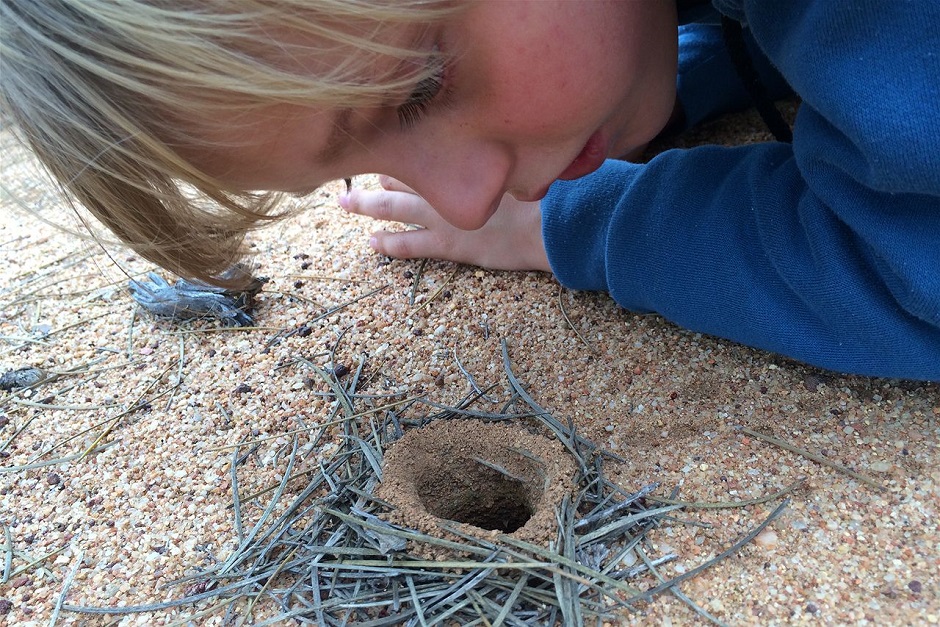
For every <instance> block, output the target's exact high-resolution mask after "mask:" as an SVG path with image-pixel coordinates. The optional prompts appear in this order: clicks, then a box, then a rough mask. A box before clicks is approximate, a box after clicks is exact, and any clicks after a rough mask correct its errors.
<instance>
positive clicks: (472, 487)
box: [378, 419, 575, 542]
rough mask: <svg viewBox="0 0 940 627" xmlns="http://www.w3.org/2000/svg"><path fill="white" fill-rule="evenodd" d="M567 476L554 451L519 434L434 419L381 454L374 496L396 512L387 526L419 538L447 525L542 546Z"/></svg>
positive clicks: (561, 453)
mask: <svg viewBox="0 0 940 627" xmlns="http://www.w3.org/2000/svg"><path fill="white" fill-rule="evenodd" d="M574 471H575V467H574V463H573V461H572V460H571V458H570V456H569V455H568V453H567V451H566V450H565V449H564V447H563V446H561V444H559V443H558V442H556V441H553V440H550V439H548V438H546V437H543V436H540V435H535V434H532V433H530V432H528V431H526V430H525V429H522V428H521V427H518V426H510V425H507V424H497V423H485V422H481V421H478V420H462V419H461V420H438V421H434V422H432V423H431V424H429V425H427V426H425V427H423V428H421V429H415V430H411V431H409V432H407V433H406V434H405V435H404V437H402V438H401V439H400V440H399V441H398V442H396V443H395V444H394V445H393V446H392V447H391V448H390V449H389V450H388V451H387V452H386V455H385V468H384V470H383V473H382V483H381V485H380V486H379V488H378V495H379V497H380V498H382V499H385V500H386V501H388V502H389V503H391V504H392V505H394V506H395V508H396V510H395V511H394V512H392V513H391V514H390V515H389V518H390V519H391V520H392V521H393V522H400V523H402V524H405V525H406V526H408V527H410V528H417V529H421V530H422V531H424V532H425V533H430V534H432V535H438V536H440V535H441V534H442V532H441V523H442V522H444V521H453V522H456V523H460V524H461V525H462V526H463V527H464V531H465V532H466V533H472V534H475V535H479V534H481V533H484V532H485V533H488V534H493V533H507V534H513V536H514V537H517V538H520V539H526V540H530V541H539V542H541V541H548V540H550V539H553V538H554V537H555V531H556V528H557V524H556V520H555V508H556V507H557V506H558V504H559V503H560V502H561V500H562V498H564V495H565V494H570V492H571V490H572V487H573V476H574ZM451 524H452V523H451ZM474 529H476V531H474Z"/></svg>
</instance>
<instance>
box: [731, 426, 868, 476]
mask: <svg viewBox="0 0 940 627" xmlns="http://www.w3.org/2000/svg"><path fill="white" fill-rule="evenodd" d="M741 431H743V432H744V433H746V434H748V435H751V436H754V437H755V438H757V439H759V440H764V441H765V442H770V443H771V444H776V445H777V446H779V447H780V448H782V449H786V450H788V451H790V452H791V453H796V454H797V455H802V456H803V457H805V458H807V459H811V460H813V461H814V462H816V463H817V464H822V465H823V466H828V467H829V468H832V469H833V470H837V471H839V472H841V473H843V474H846V475H848V476H850V477H853V478H855V479H858V480H859V481H861V482H862V483H864V484H866V485H869V486H871V487H873V488H876V489H878V490H883V489H884V485H882V484H881V483H879V482H878V481H876V480H875V479H872V478H871V477H867V476H865V475H863V474H861V473H858V472H855V471H854V470H849V469H848V468H846V467H845V466H843V465H841V464H837V463H836V462H833V461H830V460H828V459H826V458H825V457H823V456H822V455H817V454H816V453H810V452H809V451H806V450H803V449H801V448H797V447H796V446H793V445H792V444H790V443H789V442H784V441H783V440H779V439H777V438H775V437H773V436H770V435H765V434H763V433H760V432H759V431H754V430H753V429H748V428H747V427H741Z"/></svg>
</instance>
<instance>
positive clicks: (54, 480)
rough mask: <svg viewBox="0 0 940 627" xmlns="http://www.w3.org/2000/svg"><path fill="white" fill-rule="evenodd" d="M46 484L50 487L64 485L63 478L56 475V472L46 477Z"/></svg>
mask: <svg viewBox="0 0 940 627" xmlns="http://www.w3.org/2000/svg"><path fill="white" fill-rule="evenodd" d="M46 483H48V484H49V485H59V484H60V483H62V477H60V476H59V475H57V474H55V473H54V472H50V473H49V474H48V475H46Z"/></svg>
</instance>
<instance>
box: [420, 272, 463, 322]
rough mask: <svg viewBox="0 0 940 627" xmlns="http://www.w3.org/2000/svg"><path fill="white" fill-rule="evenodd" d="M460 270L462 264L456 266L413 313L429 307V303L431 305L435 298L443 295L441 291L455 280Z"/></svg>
mask: <svg viewBox="0 0 940 627" xmlns="http://www.w3.org/2000/svg"><path fill="white" fill-rule="evenodd" d="M458 272H460V266H457V267H456V268H454V271H453V272H451V273H450V276H448V277H447V278H446V279H444V282H443V283H441V285H440V287H438V288H437V289H436V290H435V291H434V293H433V294H431V295H430V296H428V299H427V300H426V301H424V302H423V303H421V304H420V305H418V306H417V307H415V308H414V309H413V310H412V313H415V312H418V311H421V310H422V309H424V308H425V307H427V306H428V305H430V304H431V303H432V302H434V300H435V299H436V298H437V297H438V296H440V295H441V292H443V291H444V288H445V287H447V284H448V283H450V282H451V281H452V280H453V278H454V277H455V276H457V273H458Z"/></svg>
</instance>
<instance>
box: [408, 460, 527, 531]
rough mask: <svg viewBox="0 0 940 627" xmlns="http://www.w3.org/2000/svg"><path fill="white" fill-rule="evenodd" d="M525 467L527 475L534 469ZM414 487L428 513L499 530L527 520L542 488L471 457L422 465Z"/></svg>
mask: <svg viewBox="0 0 940 627" xmlns="http://www.w3.org/2000/svg"><path fill="white" fill-rule="evenodd" d="M526 461H528V460H526ZM532 466H534V463H533V464H532ZM529 470H530V472H528V473H526V474H527V475H529V476H531V475H535V474H536V472H535V471H537V470H538V469H537V468H531V469H529ZM416 487H417V491H418V498H419V499H420V500H421V504H422V505H424V507H425V508H426V509H427V510H428V512H430V513H431V514H433V515H435V516H437V517H439V518H446V519H447V520H454V521H457V522H461V523H467V524H468V525H474V526H475V527H480V528H481V529H489V530H495V531H502V532H503V533H512V532H513V531H515V530H516V529H518V528H519V527H521V526H523V525H524V524H526V523H527V522H529V519H530V518H532V514H534V513H535V508H536V505H537V504H538V501H539V498H541V496H542V492H543V486H542V485H540V484H535V485H533V482H527V481H521V480H519V479H513V478H510V477H507V476H506V475H505V474H503V473H501V472H499V471H497V470H494V469H493V468H491V467H489V466H486V465H484V464H483V463H482V462H479V461H476V460H471V459H463V460H460V461H459V462H458V463H449V464H441V465H440V466H438V468H434V469H432V468H428V469H426V471H425V472H423V473H421V479H420V480H419V481H418V483H417V486H416Z"/></svg>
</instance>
